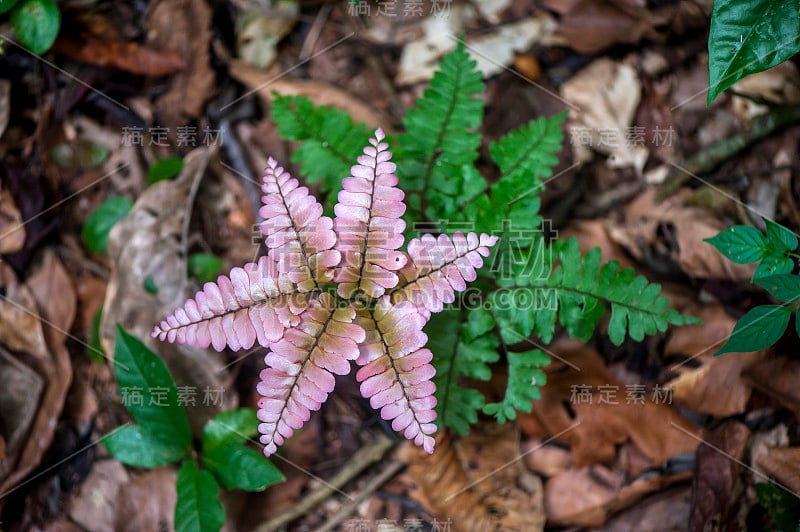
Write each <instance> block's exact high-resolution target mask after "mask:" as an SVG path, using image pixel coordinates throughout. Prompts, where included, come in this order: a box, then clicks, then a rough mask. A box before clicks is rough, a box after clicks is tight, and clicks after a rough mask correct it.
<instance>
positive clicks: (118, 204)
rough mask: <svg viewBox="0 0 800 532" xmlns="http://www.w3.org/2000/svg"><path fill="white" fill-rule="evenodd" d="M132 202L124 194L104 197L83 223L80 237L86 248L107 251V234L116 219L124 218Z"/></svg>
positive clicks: (94, 251) (93, 250) (96, 251)
mask: <svg viewBox="0 0 800 532" xmlns="http://www.w3.org/2000/svg"><path fill="white" fill-rule="evenodd" d="M132 208H133V202H132V201H131V200H130V199H129V198H126V197H124V196H112V197H110V198H106V199H105V201H103V202H102V203H101V204H100V205H98V206H97V208H95V210H93V211H92V212H91V213H90V214H89V216H88V217H87V218H86V221H85V222H84V224H83V231H82V232H81V237H82V238H83V243H84V244H85V245H86V249H88V250H89V251H91V252H92V253H105V252H106V251H108V234H109V233H110V232H111V228H112V227H114V224H115V223H117V222H118V221H120V220H122V219H123V218H125V217H126V216H127V215H128V213H129V212H131V209H132Z"/></svg>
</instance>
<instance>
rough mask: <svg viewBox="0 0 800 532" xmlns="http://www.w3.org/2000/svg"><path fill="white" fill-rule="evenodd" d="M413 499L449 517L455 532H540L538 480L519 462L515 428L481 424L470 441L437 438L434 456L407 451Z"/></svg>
mask: <svg viewBox="0 0 800 532" xmlns="http://www.w3.org/2000/svg"><path fill="white" fill-rule="evenodd" d="M409 453H410V454H409V457H408V461H409V474H410V476H411V478H412V479H413V480H414V482H415V483H416V485H417V488H418V491H417V493H416V495H415V498H417V499H418V500H420V501H421V502H422V504H423V506H425V507H426V509H428V511H430V513H431V514H432V515H434V516H440V518H441V516H447V517H449V518H451V519H452V522H453V526H454V527H455V529H457V530H459V531H466V532H471V531H475V532H485V531H487V530H497V531H500V530H502V531H512V530H519V531H525V532H534V531H536V530H543V528H544V521H545V518H544V511H543V503H542V485H541V480H540V479H539V478H538V477H537V476H535V475H533V474H532V473H530V472H528V471H527V470H526V469H525V468H524V467H523V466H522V464H521V462H520V461H519V458H520V446H519V431H518V429H517V428H516V426H515V425H513V424H510V423H509V424H507V425H497V424H493V423H488V422H487V423H481V424H478V425H475V426H474V427H472V431H471V432H470V434H469V435H468V436H465V437H462V438H456V437H454V436H453V435H452V433H450V432H449V431H441V432H440V433H439V434H437V436H436V452H435V453H434V454H432V455H428V454H426V453H425V452H424V451H420V450H419V449H418V448H416V447H415V448H413V449H410V450H409Z"/></svg>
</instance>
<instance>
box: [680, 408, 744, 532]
mask: <svg viewBox="0 0 800 532" xmlns="http://www.w3.org/2000/svg"><path fill="white" fill-rule="evenodd" d="M749 437H750V430H749V429H748V428H747V426H745V425H743V424H742V423H738V422H736V421H731V422H728V423H726V424H724V425H722V426H720V427H718V428H717V429H716V430H714V431H713V432H711V434H709V436H708V438H707V442H708V445H701V446H699V447H698V448H697V474H696V475H695V477H694V483H693V485H692V509H691V514H690V517H689V528H690V529H691V530H696V531H702V530H705V527H706V526H707V525H708V524H709V522H711V521H712V520H713V522H716V523H720V524H723V525H727V526H723V529H726V530H734V529H736V528H738V527H735V526H734V527H731V526H730V524H731V523H730V522H731V521H732V520H733V518H734V516H733V515H730V513H734V514H735V512H732V508H731V502H732V501H734V500H736V499H738V497H736V496H735V494H734V490H736V489H737V488H738V490H739V491H741V489H742V487H741V486H740V485H739V486H737V479H738V475H739V467H740V466H739V463H740V461H741V459H742V455H743V454H744V451H745V448H746V447H747V440H748V438H749Z"/></svg>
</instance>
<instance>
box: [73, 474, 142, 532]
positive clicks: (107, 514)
mask: <svg viewBox="0 0 800 532" xmlns="http://www.w3.org/2000/svg"><path fill="white" fill-rule="evenodd" d="M128 481H130V476H129V475H128V472H127V471H126V470H125V467H124V466H123V465H122V464H121V463H119V462H118V461H116V460H111V459H109V460H102V461H99V462H96V463H95V464H94V465H93V466H92V472H91V473H90V474H89V476H88V477H87V478H86V480H85V481H84V482H83V483H82V484H81V485H80V487H79V488H78V490H77V491H76V492H75V494H74V495H73V496H72V497H71V498H70V501H69V506H68V509H67V512H68V513H69V516H70V517H71V518H72V519H73V520H74V521H75V522H76V523H79V524H80V525H81V526H82V527H84V528H85V529H87V530H113V529H114V521H115V518H116V515H117V511H118V507H117V504H118V501H120V498H119V490H120V487H121V486H122V485H123V484H126V483H127V482H128Z"/></svg>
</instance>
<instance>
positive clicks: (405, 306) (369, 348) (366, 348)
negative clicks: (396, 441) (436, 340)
mask: <svg viewBox="0 0 800 532" xmlns="http://www.w3.org/2000/svg"><path fill="white" fill-rule="evenodd" d="M426 321H427V320H426V319H425V317H424V316H422V315H421V314H420V313H419V312H418V311H417V309H416V308H415V307H414V305H413V304H411V303H410V302H408V301H405V302H402V303H399V304H397V305H392V304H391V303H390V302H389V298H388V297H386V296H384V297H383V298H381V299H380V300H378V303H377V305H376V307H375V308H374V309H372V310H362V311H360V312H359V316H358V318H356V323H358V324H359V325H361V326H362V327H363V328H364V330H365V331H366V339H365V340H364V342H363V343H362V344H361V346H360V351H361V353H360V355H359V357H358V360H357V361H356V362H357V363H358V364H359V365H362V366H363V367H362V368H361V369H359V370H358V373H357V374H356V380H358V382H360V383H361V395H362V396H364V398H366V399H369V401H370V405H372V408H375V409H380V412H381V417H382V418H383V419H385V420H391V421H392V429H394V430H396V431H398V432H400V431H402V432H403V435H404V436H405V437H406V438H407V439H409V440H412V441H413V442H414V443H415V444H416V445H419V446H421V447H422V448H423V449H425V451H427V452H428V453H432V452H433V446H434V439H433V437H432V436H430V435H431V434H433V433H434V432H436V424H435V423H434V422H433V421H434V420H435V419H436V412H435V411H434V407H435V406H436V398H435V397H434V395H433V394H434V392H435V391H436V386H435V385H434V384H433V382H432V381H431V378H432V377H433V376H434V375H435V374H436V370H435V369H434V368H433V366H432V365H431V364H430V362H431V359H432V358H433V355H432V354H431V352H430V350H428V349H425V348H423V346H424V345H425V343H426V342H427V341H428V337H427V336H426V335H425V333H423V332H422V327H423V326H424V325H425V322H426Z"/></svg>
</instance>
